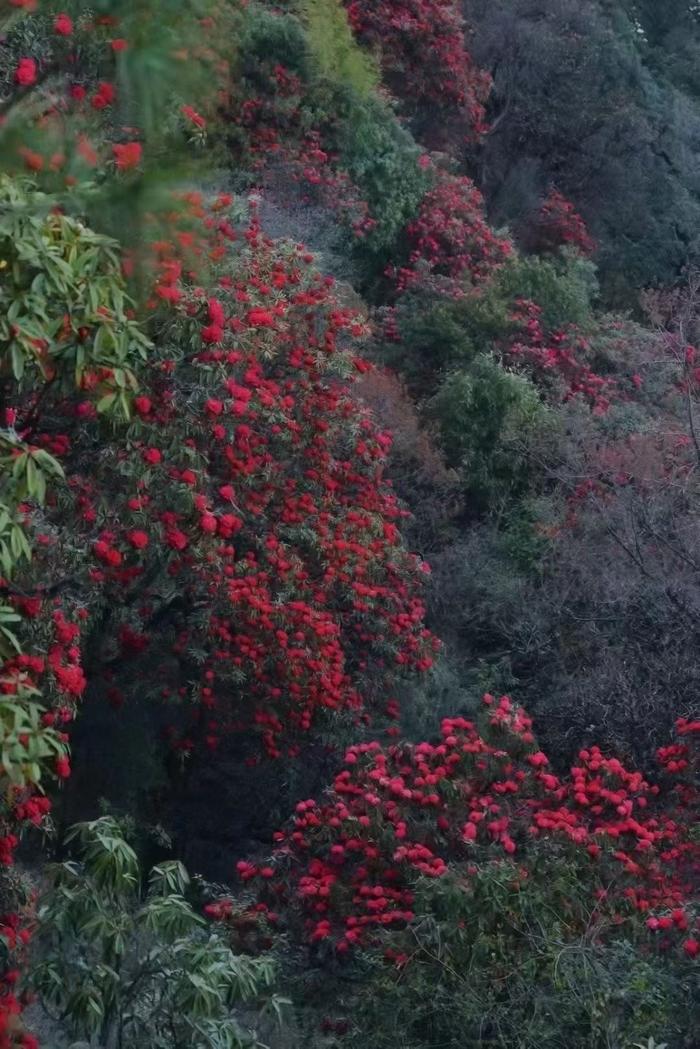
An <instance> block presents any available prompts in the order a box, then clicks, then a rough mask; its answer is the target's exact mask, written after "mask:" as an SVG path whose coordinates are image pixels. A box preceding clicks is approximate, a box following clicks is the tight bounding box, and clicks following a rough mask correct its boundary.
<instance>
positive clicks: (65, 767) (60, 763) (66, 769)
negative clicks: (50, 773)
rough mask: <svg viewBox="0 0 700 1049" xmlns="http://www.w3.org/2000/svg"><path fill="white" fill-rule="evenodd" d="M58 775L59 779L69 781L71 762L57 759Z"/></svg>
mask: <svg viewBox="0 0 700 1049" xmlns="http://www.w3.org/2000/svg"><path fill="white" fill-rule="evenodd" d="M56 775H57V776H58V778H59V779H68V777H69V776H70V762H69V760H68V758H65V757H61V758H56Z"/></svg>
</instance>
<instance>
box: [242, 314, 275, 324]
mask: <svg viewBox="0 0 700 1049" xmlns="http://www.w3.org/2000/svg"><path fill="white" fill-rule="evenodd" d="M245 319H246V321H247V322H248V324H250V325H251V327H253V328H271V327H272V326H273V325H274V323H275V318H274V317H273V316H272V314H271V313H270V311H269V310H249V311H248V313H247V314H246V318H245Z"/></svg>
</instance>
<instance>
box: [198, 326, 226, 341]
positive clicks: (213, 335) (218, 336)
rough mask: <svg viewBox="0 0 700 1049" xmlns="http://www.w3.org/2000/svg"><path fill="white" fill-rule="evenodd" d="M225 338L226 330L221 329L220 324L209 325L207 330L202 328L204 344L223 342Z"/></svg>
mask: <svg viewBox="0 0 700 1049" xmlns="http://www.w3.org/2000/svg"><path fill="white" fill-rule="evenodd" d="M223 337H224V329H223V328H220V327H219V326H218V324H209V325H207V327H206V328H202V341H203V342H221V340H222V339H223Z"/></svg>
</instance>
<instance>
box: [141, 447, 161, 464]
mask: <svg viewBox="0 0 700 1049" xmlns="http://www.w3.org/2000/svg"><path fill="white" fill-rule="evenodd" d="M143 458H144V462H147V463H149V464H150V465H151V466H156V465H157V464H158V463H159V462H160V461H161V460H162V458H163V456H162V454H161V452H160V449H159V448H147V449H146V451H145V452H144V453H143Z"/></svg>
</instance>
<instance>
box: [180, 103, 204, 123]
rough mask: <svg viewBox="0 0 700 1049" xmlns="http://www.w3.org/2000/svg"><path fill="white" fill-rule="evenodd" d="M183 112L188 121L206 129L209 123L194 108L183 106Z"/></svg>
mask: <svg viewBox="0 0 700 1049" xmlns="http://www.w3.org/2000/svg"><path fill="white" fill-rule="evenodd" d="M181 112H182V113H183V114H184V116H186V117H187V119H188V120H190V121H192V123H193V124H194V125H195V127H199V128H204V127H206V126H207V122H206V120H205V119H204V117H203V116H200V114H199V113H198V112H197V110H196V109H193V108H192V106H183V107H182V109H181Z"/></svg>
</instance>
